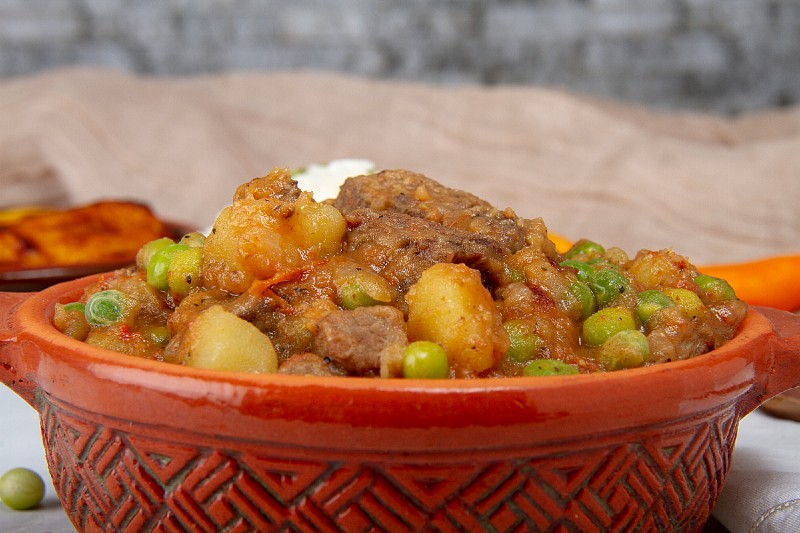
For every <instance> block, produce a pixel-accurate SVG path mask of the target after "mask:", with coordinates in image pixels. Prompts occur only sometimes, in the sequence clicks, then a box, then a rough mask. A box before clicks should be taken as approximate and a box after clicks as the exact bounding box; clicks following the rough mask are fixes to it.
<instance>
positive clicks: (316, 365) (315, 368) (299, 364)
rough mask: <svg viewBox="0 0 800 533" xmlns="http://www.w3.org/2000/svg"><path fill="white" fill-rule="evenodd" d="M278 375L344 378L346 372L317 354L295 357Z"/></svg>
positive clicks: (289, 360) (282, 364)
mask: <svg viewBox="0 0 800 533" xmlns="http://www.w3.org/2000/svg"><path fill="white" fill-rule="evenodd" d="M278 374H293V375H297V376H343V375H344V372H343V371H342V370H341V369H340V368H338V367H337V366H336V365H334V364H332V361H331V360H330V359H326V358H324V357H321V356H319V355H317V354H315V353H299V354H296V355H293V356H292V357H290V358H289V359H287V360H286V361H284V362H283V363H281V366H280V367H279V368H278Z"/></svg>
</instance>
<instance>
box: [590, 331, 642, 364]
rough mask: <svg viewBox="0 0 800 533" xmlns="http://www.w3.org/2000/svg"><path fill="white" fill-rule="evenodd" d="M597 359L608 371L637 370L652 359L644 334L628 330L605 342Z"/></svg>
mask: <svg viewBox="0 0 800 533" xmlns="http://www.w3.org/2000/svg"><path fill="white" fill-rule="evenodd" d="M597 358H598V359H599V360H600V363H601V364H602V365H603V367H605V368H606V370H622V369H623V368H636V367H639V366H642V365H644V364H645V363H646V362H647V361H648V359H650V345H649V344H648V343H647V337H645V335H644V333H642V332H641V331H638V330H635V329H627V330H623V331H620V332H617V333H615V334H614V335H612V336H611V337H610V338H609V339H608V340H607V341H606V342H604V343H603V345H602V346H601V347H600V350H599V351H598V354H597Z"/></svg>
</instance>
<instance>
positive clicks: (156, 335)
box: [142, 326, 169, 346]
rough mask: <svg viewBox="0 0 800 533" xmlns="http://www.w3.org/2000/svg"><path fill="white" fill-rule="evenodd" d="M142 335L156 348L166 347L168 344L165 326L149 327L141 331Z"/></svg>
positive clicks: (167, 329)
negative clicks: (156, 346)
mask: <svg viewBox="0 0 800 533" xmlns="http://www.w3.org/2000/svg"><path fill="white" fill-rule="evenodd" d="M142 333H144V335H145V336H146V337H147V338H148V339H149V340H150V342H152V343H153V344H156V345H158V346H166V345H167V343H168V342H169V328H167V327H166V326H150V327H147V328H144V330H143V331H142Z"/></svg>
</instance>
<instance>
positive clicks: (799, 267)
mask: <svg viewBox="0 0 800 533" xmlns="http://www.w3.org/2000/svg"><path fill="white" fill-rule="evenodd" d="M697 269H698V270H699V271H700V272H702V273H703V274H708V275H709V276H714V277H717V278H722V279H724V280H726V281H727V282H728V283H730V284H731V286H732V287H733V290H734V291H736V296H738V297H739V298H741V299H742V300H744V301H745V302H747V303H749V304H752V305H764V306H767V307H774V308H776V309H783V310H785V311H797V310H800V254H796V255H795V254H789V255H779V256H773V257H766V258H764V259H758V260H755V261H747V262H742V263H731V264H725V265H706V266H700V267H697Z"/></svg>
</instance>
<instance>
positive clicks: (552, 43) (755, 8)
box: [0, 0, 800, 113]
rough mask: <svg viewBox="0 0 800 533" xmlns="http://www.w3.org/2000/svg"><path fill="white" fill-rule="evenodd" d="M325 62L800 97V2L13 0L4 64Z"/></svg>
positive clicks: (710, 97)
mask: <svg viewBox="0 0 800 533" xmlns="http://www.w3.org/2000/svg"><path fill="white" fill-rule="evenodd" d="M79 63H80V64H92V65H103V66H108V67H111V68H116V69H126V70H131V71H135V72H139V73H145V74H153V75H187V74H197V73H207V72H221V71H225V70H227V69H246V70H263V69H289V68H319V69H330V70H337V71H342V72H348V73H353V74H356V75H362V76H369V77H381V78H391V79H403V80H419V81H425V82H433V83H459V82H468V83H484V84H499V83H513V84H528V83H535V84H541V85H549V86H557V87H565V88H568V89H570V90H573V91H577V92H583V93H589V94H593V95H598V96H603V97H610V98H616V99H624V100H630V101H635V102H641V103H643V104H646V105H651V106H655V107H659V108H666V109H698V110H705V111H714V112H723V113H738V112H742V111H749V110H755V109H762V108H768V107H775V106H785V105H794V104H797V103H798V102H800V0H563V1H559V0H528V1H523V0H497V1H490V0H429V1H425V0H410V1H398V0H338V1H337V0H262V1H258V0H0V76H5V77H8V76H15V75H24V74H30V73H35V72H37V71H40V70H43V69H47V68H51V67H57V66H64V65H71V64H79Z"/></svg>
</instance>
